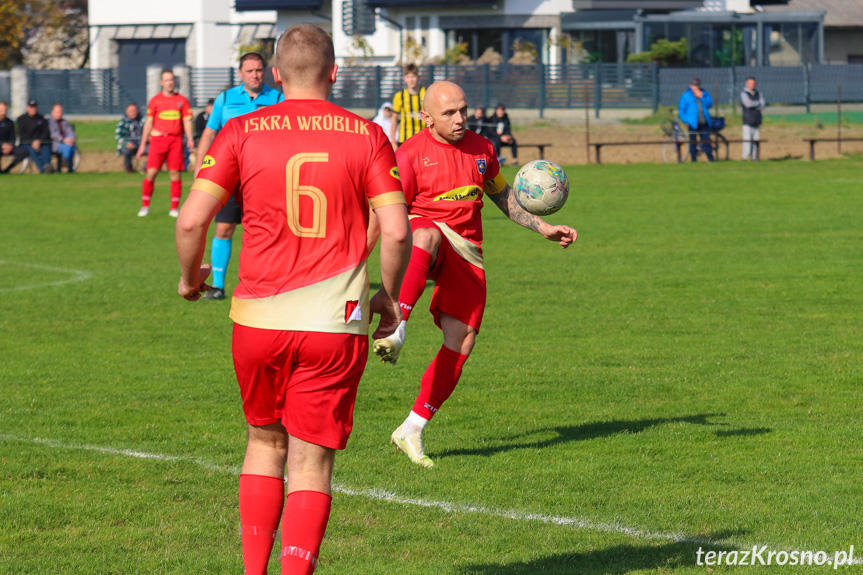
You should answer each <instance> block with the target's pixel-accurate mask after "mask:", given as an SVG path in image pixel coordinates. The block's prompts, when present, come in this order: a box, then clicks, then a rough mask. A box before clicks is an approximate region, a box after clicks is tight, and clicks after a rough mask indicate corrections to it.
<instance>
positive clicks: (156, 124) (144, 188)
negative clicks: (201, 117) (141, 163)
mask: <svg viewBox="0 0 863 575" xmlns="http://www.w3.org/2000/svg"><path fill="white" fill-rule="evenodd" d="M159 85H160V86H162V91H161V92H159V93H158V94H156V95H155V96H153V98H152V99H151V100H150V102H149V103H148V104H147V121H146V122H144V132H143V134H142V135H141V145H140V146H138V157H139V158H140V157H141V156H143V155H144V151H145V150H147V173H146V174H145V175H144V182H143V184H141V209H140V210H139V211H138V216H139V217H144V216H146V215H148V214H149V213H150V198H152V197H153V188H155V184H156V176H158V175H159V170H161V169H162V164H163V163H165V161H166V160H167V163H168V176H169V177H170V179H171V209H170V211H169V212H168V215H169V216H171V217H172V218H176V217H177V215H178V214H179V213H180V211H179V207H180V196H181V195H182V194H183V188H182V183H181V182H180V171H181V170H182V169H183V161H184V160H183V134H184V133H185V135H186V143H187V145H188V146H189V148H192V147H194V146H195V141H194V139H193V138H192V107H191V106H190V105H189V101H188V100H187V99H186V97H185V96H183V95H181V94H178V93H176V92H174V88H175V87H176V85H177V79H176V78H175V77H174V73H173V72H171V71H170V70H162V75H161V77H160V78H159ZM148 145H149V150H148V149H147V146H148Z"/></svg>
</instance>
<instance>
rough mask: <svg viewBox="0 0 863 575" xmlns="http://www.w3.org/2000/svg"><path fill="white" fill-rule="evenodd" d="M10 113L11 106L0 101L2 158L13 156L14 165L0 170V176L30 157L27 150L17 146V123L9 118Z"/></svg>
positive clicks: (0, 150)
mask: <svg viewBox="0 0 863 575" xmlns="http://www.w3.org/2000/svg"><path fill="white" fill-rule="evenodd" d="M8 113H9V104H7V103H6V102H3V101H0V158H2V157H3V156H12V163H10V164H9V165H8V166H6V167H5V168H3V169H2V170H0V174H8V173H9V172H10V171H12V168H14V167H15V166H17V165H18V164H20V163H21V162H23V161H24V159H25V158H26V157H27V156H28V154H27V151H26V150H23V149H21V147H20V146H16V145H15V122H13V121H12V120H10V119H9V118H8V117H7V114H8Z"/></svg>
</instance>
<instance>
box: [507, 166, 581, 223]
mask: <svg viewBox="0 0 863 575" xmlns="http://www.w3.org/2000/svg"><path fill="white" fill-rule="evenodd" d="M512 189H513V190H515V199H516V201H518V205H520V206H521V207H523V208H524V209H525V210H527V211H528V212H530V213H531V214H533V215H535V216H547V215H549V214H553V213H554V212H556V211H557V210H559V209H560V208H562V207H563V204H565V203H566V199H567V198H568V197H569V178H568V177H567V175H566V172H564V171H563V168H561V167H560V166H558V165H557V164H555V163H554V162H549V161H548V160H534V161H532V162H528V163H526V164H525V165H523V166H522V167H521V169H520V170H519V171H518V173H517V174H516V175H515V182H513V185H512Z"/></svg>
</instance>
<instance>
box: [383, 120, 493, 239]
mask: <svg viewBox="0 0 863 575" xmlns="http://www.w3.org/2000/svg"><path fill="white" fill-rule="evenodd" d="M396 160H397V161H398V166H399V174H400V175H401V179H402V185H403V186H404V191H405V198H406V200H407V203H408V210H409V212H410V214H411V215H417V216H425V217H428V218H430V219H431V220H433V221H435V222H440V223H444V224H446V225H448V226H449V227H450V228H452V229H453V230H454V231H455V232H456V233H458V235H460V236H461V237H463V238H465V239H467V240H469V241H471V242H472V243H474V244H476V245H477V246H479V245H481V244H482V218H481V217H480V210H481V209H482V196H483V191H484V190H485V192H486V193H489V194H497V193H500V192H501V191H502V190H503V189H504V187H506V180H504V179H503V176H502V175H501V173H500V165H499V164H498V163H497V154H495V152H494V146H493V145H492V143H491V142H490V141H488V140H487V139H486V138H483V137H482V136H479V135H477V134H476V133H475V132H472V131H470V130H466V131H465V135H464V138H463V139H462V140H461V141H460V142H458V143H457V144H455V145H452V144H444V143H441V142H438V141H437V140H435V139H434V137H433V136H432V135H431V133H430V132H429V130H428V128H426V129H425V130H423V131H422V132H420V133H419V134H417V135H416V136H414V137H413V138H410V139H409V140H408V141H406V142H405V143H404V144H402V145H401V147H399V150H398V152H397V153H396Z"/></svg>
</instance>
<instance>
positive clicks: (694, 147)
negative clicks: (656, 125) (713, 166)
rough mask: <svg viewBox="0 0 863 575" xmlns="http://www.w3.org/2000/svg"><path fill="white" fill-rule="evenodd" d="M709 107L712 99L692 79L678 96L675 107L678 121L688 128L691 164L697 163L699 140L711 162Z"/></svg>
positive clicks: (698, 83)
mask: <svg viewBox="0 0 863 575" xmlns="http://www.w3.org/2000/svg"><path fill="white" fill-rule="evenodd" d="M711 106H713V98H711V97H710V94H709V93H708V92H707V91H706V90H702V89H701V80H699V79H698V78H693V79H692V81H691V82H690V83H689V89H688V90H686V91H685V92H684V93H683V95H682V96H680V102H679V103H678V105H677V108H678V112H679V114H680V121H681V122H683V123H684V124H686V126H687V128H689V156H690V157H691V158H692V161H693V162H697V161H698V139H699V138H700V139H701V149H702V150H703V151H704V155H705V156H707V161H708V162H712V161H713V147H712V146H711V142H710V128H711V126H712V125H713V120H712V119H711V118H710V112H709V111H708V110H710V107H711Z"/></svg>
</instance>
